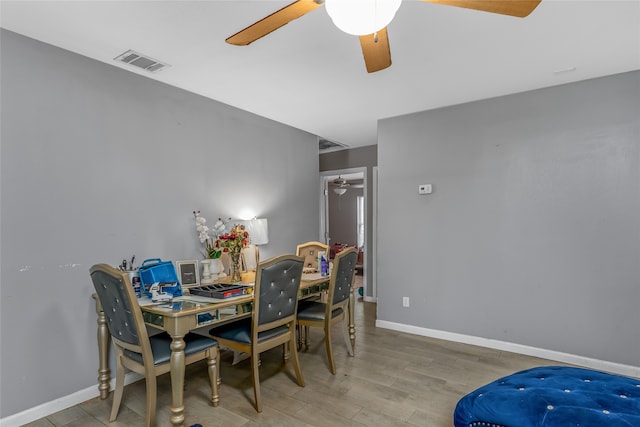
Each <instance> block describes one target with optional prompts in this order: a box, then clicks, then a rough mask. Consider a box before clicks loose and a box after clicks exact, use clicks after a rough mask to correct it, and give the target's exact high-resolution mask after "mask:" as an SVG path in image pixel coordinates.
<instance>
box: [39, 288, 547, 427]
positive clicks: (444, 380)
mask: <svg viewBox="0 0 640 427" xmlns="http://www.w3.org/2000/svg"><path fill="white" fill-rule="evenodd" d="M375 316H376V305H375V304H373V303H366V302H363V301H362V300H361V299H359V300H358V302H357V304H356V327H357V330H356V335H357V340H356V355H355V357H349V356H348V355H347V351H346V347H345V345H344V342H343V338H342V330H341V328H340V327H339V326H336V327H335V328H334V330H333V340H332V341H333V345H334V354H335V358H336V365H337V375H335V376H334V375H331V374H330V373H329V369H328V367H327V363H326V356H325V348H324V341H323V333H322V331H321V330H319V329H317V328H314V329H312V333H311V334H312V335H311V338H312V341H313V342H312V345H311V348H310V349H309V351H307V352H305V351H302V352H300V363H301V365H302V370H303V374H304V379H305V383H306V386H305V387H304V388H302V387H298V386H297V385H296V384H295V382H294V379H293V378H294V377H293V369H292V367H291V366H290V363H288V364H287V365H286V366H284V365H283V364H282V351H280V350H278V349H274V350H271V351H267V352H265V353H263V354H262V357H261V359H262V367H261V370H260V377H261V385H262V398H263V405H264V411H263V412H262V413H261V414H258V413H257V412H256V411H255V409H254V408H253V405H252V399H253V391H252V388H251V380H250V376H249V361H248V360H244V361H242V362H240V363H239V364H237V365H235V366H231V361H232V359H233V356H232V354H231V353H230V352H223V353H222V361H221V372H220V374H221V377H222V386H221V389H220V406H219V407H217V408H214V407H211V406H209V404H208V393H209V382H208V377H207V372H206V365H205V363H204V362H202V363H196V364H194V365H190V366H188V367H187V373H186V376H187V378H186V381H185V426H191V425H192V424H196V423H199V424H202V425H203V426H204V427H214V426H225V427H232V426H385V427H387V426H430V427H451V426H452V425H453V422H452V413H453V410H454V407H455V405H456V403H457V401H458V399H460V398H461V397H462V396H463V395H465V394H466V393H468V392H470V391H472V390H473V389H475V388H477V387H479V386H481V385H482V384H484V383H487V382H489V381H492V380H494V379H496V378H499V377H501V376H504V375H508V374H510V373H512V372H514V371H518V370H521V369H526V368H529V367H533V366H539V365H549V364H554V363H553V362H550V361H548V360H544V359H537V358H533V357H527V356H522V355H517V354H512V353H507V352H503V351H497V350H491V349H486V348H481V347H475V346H470V345H465V344H457V343H452V342H448V341H442V340H436V339H431V338H425V337H421V336H416V335H410V334H405V333H401V332H395V331H390V330H386V329H380V328H376V327H375ZM170 390H171V384H170V379H169V375H168V374H166V375H163V376H161V377H159V379H158V412H157V420H158V425H159V426H169V425H170V423H169V408H170V406H171V392H170ZM144 394H145V391H144V382H143V381H138V382H137V383H134V384H131V385H129V386H127V387H126V388H125V392H124V397H123V401H122V405H121V408H120V413H119V416H118V420H117V421H116V422H114V423H109V422H108V421H107V419H108V415H109V411H110V407H111V397H109V398H108V399H106V400H100V399H99V398H95V399H92V400H89V401H87V402H84V403H81V404H79V405H77V406H74V407H72V408H69V409H66V410H63V411H60V412H58V413H55V414H53V415H50V416H48V417H46V418H43V419H40V420H37V421H35V422H32V423H30V424H28V426H29V427H43V426H47V427H51V426H58V427H62V426H65V427H72V426H78V427H80V426H82V427H93V426H104V425H108V426H136V427H138V426H142V425H143V421H144V402H145V398H144Z"/></svg>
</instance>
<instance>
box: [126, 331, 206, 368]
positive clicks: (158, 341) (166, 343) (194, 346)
mask: <svg viewBox="0 0 640 427" xmlns="http://www.w3.org/2000/svg"><path fill="white" fill-rule="evenodd" d="M149 341H150V342H151V352H152V353H153V364H154V365H161V364H163V363H168V362H169V360H170V359H171V336H169V334H167V333H166V332H162V333H161V334H158V335H153V336H150V337H149ZM184 343H185V348H184V354H185V355H187V356H189V355H191V354H195V353H199V352H201V351H205V350H206V349H208V348H211V347H215V346H217V345H218V341H216V340H214V339H213V338H209V337H205V336H202V335H198V334H193V333H188V334H187V335H185V337H184ZM124 354H125V356H127V357H128V358H129V359H133V360H135V361H137V362H139V363H142V354H140V353H136V352H134V351H131V350H124Z"/></svg>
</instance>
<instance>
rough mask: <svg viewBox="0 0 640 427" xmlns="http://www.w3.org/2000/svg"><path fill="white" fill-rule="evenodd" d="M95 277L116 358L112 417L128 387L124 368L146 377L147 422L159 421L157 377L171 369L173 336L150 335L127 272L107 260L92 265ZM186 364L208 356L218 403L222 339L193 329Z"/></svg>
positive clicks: (214, 399)
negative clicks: (157, 414)
mask: <svg viewBox="0 0 640 427" xmlns="http://www.w3.org/2000/svg"><path fill="white" fill-rule="evenodd" d="M89 271H90V274H91V280H92V282H93V286H94V288H95V290H96V294H97V296H98V300H99V302H100V305H101V306H102V309H103V311H104V315H105V317H106V320H107V327H108V329H109V334H110V335H111V340H112V342H113V344H114V353H115V358H116V387H115V391H114V394H113V404H112V407H111V414H110V416H109V421H110V422H113V421H115V419H116V417H117V416H118V410H119V409H120V402H121V401H122V394H123V391H124V370H125V368H127V369H130V370H131V371H133V372H136V373H138V374H141V375H144V376H145V378H146V405H147V406H146V412H145V425H146V426H147V427H151V426H154V425H155V417H156V388H157V387H156V377H157V376H159V375H162V374H164V373H167V372H169V371H170V359H171V336H169V334H167V333H166V332H162V333H160V334H157V335H152V336H149V333H148V332H147V328H146V326H145V323H144V320H143V318H142V311H141V310H140V307H139V306H138V300H137V299H136V296H135V293H134V290H133V286H132V285H131V282H130V281H129V275H128V274H127V273H126V272H123V271H120V270H117V269H115V268H113V267H111V266H109V265H107V264H96V265H94V266H92V267H91V268H90V270H89ZM184 342H185V347H184V354H185V364H190V363H193V362H196V361H199V360H203V359H207V369H208V372H209V381H210V382H211V403H212V405H213V406H218V402H219V396H218V373H219V368H218V364H219V352H218V342H217V341H216V340H215V339H212V338H210V337H206V336H202V335H197V334H192V333H189V334H187V335H186V336H185V337H184Z"/></svg>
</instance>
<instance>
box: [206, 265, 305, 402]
mask: <svg viewBox="0 0 640 427" xmlns="http://www.w3.org/2000/svg"><path fill="white" fill-rule="evenodd" d="M303 261H304V260H303V258H300V257H297V256H295V255H280V256H277V257H274V258H271V259H268V260H266V261H264V262H261V263H259V264H258V269H257V271H256V281H255V285H254V291H253V292H254V300H253V310H252V314H251V318H245V319H241V320H237V321H234V322H231V323H228V324H226V325H222V326H218V327H216V328H213V329H211V330H210V331H209V333H210V334H211V336H213V337H214V338H215V339H216V340H217V341H218V342H219V343H220V345H221V346H225V347H229V348H230V349H232V350H237V351H241V352H244V353H247V354H249V356H250V357H251V383H252V385H253V394H254V398H255V408H256V410H257V411H258V412H262V398H261V395H260V372H259V369H258V368H259V362H260V353H262V352H264V351H266V350H269V349H272V348H274V347H277V346H279V345H282V346H283V347H284V348H285V359H286V347H287V346H288V347H289V349H290V351H291V357H290V359H291V360H292V362H293V368H294V370H295V374H296V379H297V382H298V385H299V386H301V387H304V380H303V378H302V371H301V370H300V362H299V360H298V352H297V349H296V345H295V339H296V335H295V324H296V310H297V307H298V290H299V288H300V278H301V276H302V265H303Z"/></svg>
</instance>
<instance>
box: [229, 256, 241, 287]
mask: <svg viewBox="0 0 640 427" xmlns="http://www.w3.org/2000/svg"><path fill="white" fill-rule="evenodd" d="M230 280H231V283H238V282H241V281H242V278H241V277H240V252H232V253H231V279H230Z"/></svg>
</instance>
